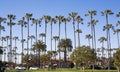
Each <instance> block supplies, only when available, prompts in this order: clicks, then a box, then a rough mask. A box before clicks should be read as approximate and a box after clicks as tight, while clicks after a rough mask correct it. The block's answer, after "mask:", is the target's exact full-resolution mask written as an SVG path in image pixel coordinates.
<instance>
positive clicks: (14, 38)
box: [13, 36, 19, 64]
mask: <svg viewBox="0 0 120 72" xmlns="http://www.w3.org/2000/svg"><path fill="white" fill-rule="evenodd" d="M13 40H15V47H14V49H13V50H14V54H15V64H16V59H17V55H16V54H17V53H16V49H17V42H16V41H17V40H19V38H18V37H17V36H15V37H13Z"/></svg>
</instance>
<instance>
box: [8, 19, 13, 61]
mask: <svg viewBox="0 0 120 72" xmlns="http://www.w3.org/2000/svg"><path fill="white" fill-rule="evenodd" d="M11 22H12V20H10V23H11ZM12 58H13V54H12V25H10V55H9V61H10V62H12V61H13V60H12Z"/></svg>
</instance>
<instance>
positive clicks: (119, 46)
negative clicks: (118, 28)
mask: <svg viewBox="0 0 120 72" xmlns="http://www.w3.org/2000/svg"><path fill="white" fill-rule="evenodd" d="M117 40H118V48H120V39H119V33H117Z"/></svg>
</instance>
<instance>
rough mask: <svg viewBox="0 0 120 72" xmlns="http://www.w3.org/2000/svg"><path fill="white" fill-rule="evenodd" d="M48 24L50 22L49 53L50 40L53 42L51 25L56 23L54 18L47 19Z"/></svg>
mask: <svg viewBox="0 0 120 72" xmlns="http://www.w3.org/2000/svg"><path fill="white" fill-rule="evenodd" d="M48 22H50V26H51V51H52V40H53V38H52V37H53V36H52V25H53V24H55V23H56V20H55V19H54V18H51V17H50V18H49V19H48Z"/></svg>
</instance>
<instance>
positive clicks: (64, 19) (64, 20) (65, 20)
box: [62, 18, 70, 39]
mask: <svg viewBox="0 0 120 72" xmlns="http://www.w3.org/2000/svg"><path fill="white" fill-rule="evenodd" d="M69 21H70V18H63V19H62V22H63V23H64V25H65V39H67V28H66V24H67V22H69Z"/></svg>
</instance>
